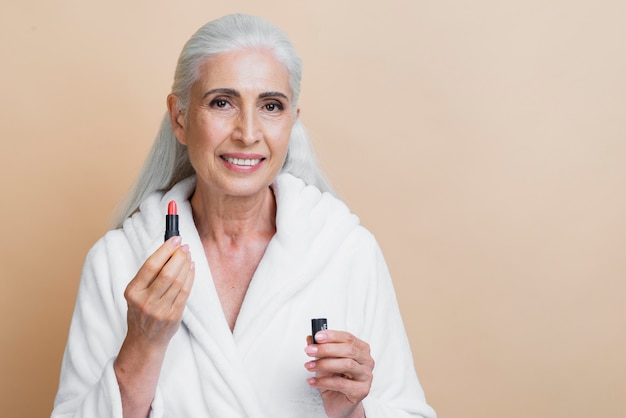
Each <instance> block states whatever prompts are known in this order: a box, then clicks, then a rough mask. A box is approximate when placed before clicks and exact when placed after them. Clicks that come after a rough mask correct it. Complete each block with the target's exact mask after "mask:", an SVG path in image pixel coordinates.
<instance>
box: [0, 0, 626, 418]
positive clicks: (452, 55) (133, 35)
mask: <svg viewBox="0 0 626 418" xmlns="http://www.w3.org/2000/svg"><path fill="white" fill-rule="evenodd" d="M234 11H244V12H249V13H254V14H259V15H261V16H264V17H266V18H268V19H270V20H271V21H273V22H274V23H276V24H277V25H278V26H280V27H282V28H283V29H284V30H286V31H287V32H288V33H289V34H290V35H291V36H292V39H293V41H294V43H295V45H296V47H297V48H298V50H299V51H300V54H301V56H302V58H303V60H304V64H305V72H304V79H303V85H302V96H301V103H300V104H301V108H302V113H301V117H302V119H303V121H304V123H305V125H306V126H307V127H308V129H309V131H310V133H311V134H312V136H313V138H314V141H315V147H316V149H317V152H318V154H319V155H320V158H321V161H322V164H323V166H324V167H325V169H326V171H327V173H328V175H329V177H330V178H331V180H332V181H333V182H334V184H335V185H336V187H337V189H338V191H339V193H340V195H341V196H342V197H343V198H344V200H345V201H346V202H347V203H348V204H349V205H350V207H351V208H352V210H353V211H354V212H355V213H357V214H358V215H359V216H360V217H361V220H362V222H363V224H364V225H365V226H367V227H368V228H369V229H370V230H372V231H373V232H374V234H375V235H376V236H377V238H378V240H379V242H380V244H381V246H382V248H383V251H384V253H385V255H386V257H387V261H388V263H389V266H390V269H391V272H392V275H393V278H394V282H395V285H396V290H397V293H398V298H399V301H400V305H401V308H402V312H403V316H404V319H405V322H406V328H407V332H408V334H409V337H410V340H411V344H412V348H413V352H414V357H415V364H416V368H417V371H418V375H419V377H420V379H421V382H422V385H423V387H424V389H425V391H426V395H427V398H428V400H429V402H430V403H431V404H432V405H433V406H434V407H435V408H436V409H437V411H438V413H439V416H440V417H441V418H445V417H464V418H484V417H498V418H499V417H507V418H518V417H519V418H521V417H526V416H533V417H534V418H554V417H588V416H594V417H604V418H618V417H624V416H626V401H625V400H624V394H625V393H626V332H625V330H626V303H625V302H626V280H625V279H626V257H625V249H626V220H625V219H626V190H625V189H626V118H625V115H626V113H625V112H626V82H625V79H624V75H625V74H626V24H625V23H624V22H626V2H624V1H621V0H615V1H610V0H598V1H593V2H592V1H577V0H530V1H516V2H512V1H509V2H504V1H496V0H491V1H490V0H475V1H471V2H470V1H461V0H456V1H453V0H439V1H426V0H404V1H400V0H386V1H375V0H360V1H336V0H333V1H329V0H321V1H320V0H317V1H308V0H300V1H297V0H292V1H278V0H266V1H263V2H257V1H253V0H248V1H243V0H242V1H228V2H218V1H177V2H173V1H120V0H111V1H107V2H96V1H84V0H81V1H78V0H67V1H50V0H28V1H20V2H17V1H13V2H7V1H5V2H3V3H2V5H0V59H1V60H2V67H1V69H0V71H1V74H2V77H1V78H0V91H1V92H2V98H1V100H0V123H1V126H2V130H1V132H2V134H3V138H2V141H3V142H2V152H1V156H0V162H1V164H0V170H2V172H1V180H0V182H1V183H0V187H1V190H0V192H1V199H2V204H1V205H0V219H2V227H1V228H2V234H3V239H2V242H1V243H0V262H1V264H0V266H1V269H0V274H1V280H0V286H1V287H0V318H1V319H0V320H1V321H2V324H1V327H2V328H1V329H2V332H1V333H0V338H1V340H0V350H1V358H0V384H1V387H0V401H1V402H0V404H1V409H0V411H1V412H0V414H1V415H2V416H6V417H11V418H20V417H36V416H47V415H49V413H50V411H51V409H52V401H53V397H54V394H55V392H56V388H57V383H58V373H59V368H60V362H61V358H62V353H63V349H64V345H65V340H66V337H67V331H68V327H69V321H70V317H71V313H72V309H73V304H74V298H75V295H76V290H77V285H78V280H79V275H80V270H81V267H82V262H83V259H84V256H85V254H86V252H87V250H88V249H89V247H90V246H91V245H92V244H93V243H94V242H95V240H97V239H98V238H99V237H100V236H101V235H102V234H103V233H104V232H105V231H106V229H107V227H108V225H109V222H110V220H111V213H112V211H113V209H114V207H115V205H116V204H117V202H118V201H119V200H120V199H121V198H122V196H123V195H124V194H125V193H126V192H127V190H128V189H129V187H130V186H131V184H132V182H133V181H134V179H135V177H136V175H137V173H138V170H139V168H140V166H141V164H142V162H143V159H144V157H145V155H146V153H147V151H148V149H149V147H150V145H151V143H152V140H153V137H154V135H155V133H156V130H157V127H158V124H159V122H160V119H161V117H162V115H163V113H164V111H165V109H166V107H165V97H166V95H167V93H168V92H169V87H170V85H171V81H172V76H173V71H174V66H175V61H176V59H177V56H178V53H179V52H180V49H181V47H182V45H183V43H184V42H185V41H186V40H187V39H188V37H189V36H190V35H191V34H192V33H193V32H194V31H195V30H196V29H197V28H198V27H199V26H200V25H201V24H203V23H204V22H206V21H208V20H211V19H213V18H216V17H219V16H221V15H223V14H225V13H229V12H234Z"/></svg>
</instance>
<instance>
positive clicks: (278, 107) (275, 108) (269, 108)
mask: <svg viewBox="0 0 626 418" xmlns="http://www.w3.org/2000/svg"><path fill="white" fill-rule="evenodd" d="M265 110H267V111H268V112H276V111H278V110H283V105H281V104H280V103H267V104H266V105H265Z"/></svg>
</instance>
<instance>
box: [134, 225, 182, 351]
mask: <svg viewBox="0 0 626 418" xmlns="http://www.w3.org/2000/svg"><path fill="white" fill-rule="evenodd" d="M193 279H194V265H193V262H192V261H191V254H190V252H189V246H187V245H181V239H180V237H172V238H170V239H169V240H168V241H167V242H166V243H164V244H163V245H162V246H161V247H160V248H159V249H158V250H156V251H155V252H154V254H152V255H151V256H150V257H149V258H148V259H147V260H146V262H145V263H144V264H143V266H141V268H140V269H139V272H138V273H137V275H136V276H135V278H134V279H133V280H132V281H131V282H130V283H129V284H128V286H127V287H126V291H125V292H124V297H125V298H126V301H127V302H128V317H127V322H128V334H127V339H128V338H131V339H133V340H136V341H137V342H140V341H141V342H142V343H145V344H148V345H152V346H154V347H155V348H156V347H167V344H168V343H169V341H170V339H171V338H172V336H173V335H174V333H175V332H176V330H177V329H178V327H179V325H180V321H181V319H182V316H183V311H184V309H185V303H186V302H187V298H188V297H189V293H190V291H191V286H192V284H193Z"/></svg>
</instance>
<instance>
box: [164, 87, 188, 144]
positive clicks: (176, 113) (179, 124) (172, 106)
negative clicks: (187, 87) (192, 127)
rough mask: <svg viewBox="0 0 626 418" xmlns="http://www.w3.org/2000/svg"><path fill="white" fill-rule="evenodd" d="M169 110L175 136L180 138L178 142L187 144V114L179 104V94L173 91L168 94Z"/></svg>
mask: <svg viewBox="0 0 626 418" xmlns="http://www.w3.org/2000/svg"><path fill="white" fill-rule="evenodd" d="M167 110H168V112H169V114H170V123H171V124H172V131H173V132H174V136H175V137H176V139H178V142H180V143H181V144H183V145H187V138H186V137H185V114H184V113H183V111H182V110H180V108H179V106H178V96H176V95H175V94H173V93H170V94H169V95H168V96H167Z"/></svg>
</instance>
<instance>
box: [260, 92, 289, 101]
mask: <svg viewBox="0 0 626 418" xmlns="http://www.w3.org/2000/svg"><path fill="white" fill-rule="evenodd" d="M268 97H281V98H283V99H285V100H287V101H289V97H287V96H286V95H285V94H283V93H281V92H279V91H268V92H265V93H261V94H259V99H267V98H268Z"/></svg>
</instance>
